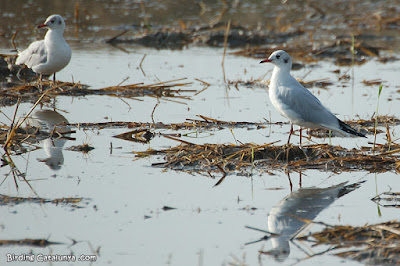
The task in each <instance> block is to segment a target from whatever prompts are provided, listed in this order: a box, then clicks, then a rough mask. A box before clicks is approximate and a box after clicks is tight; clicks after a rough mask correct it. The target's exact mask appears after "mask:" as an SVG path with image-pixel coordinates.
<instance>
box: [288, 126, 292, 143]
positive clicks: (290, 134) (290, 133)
mask: <svg viewBox="0 0 400 266" xmlns="http://www.w3.org/2000/svg"><path fill="white" fill-rule="evenodd" d="M292 133H293V124H292V123H290V132H289V138H288V140H287V145H289V143H290V137H291V136H292Z"/></svg>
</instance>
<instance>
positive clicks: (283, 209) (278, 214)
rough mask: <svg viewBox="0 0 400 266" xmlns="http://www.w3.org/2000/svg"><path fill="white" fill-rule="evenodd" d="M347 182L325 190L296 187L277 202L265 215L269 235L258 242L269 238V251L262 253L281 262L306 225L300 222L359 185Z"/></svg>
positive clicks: (311, 216) (310, 218)
mask: <svg viewBox="0 0 400 266" xmlns="http://www.w3.org/2000/svg"><path fill="white" fill-rule="evenodd" d="M347 183H348V182H343V183H340V184H338V185H335V186H331V187H327V188H316V187H310V188H300V189H298V190H297V191H294V192H291V193H290V194H289V195H288V196H286V197H285V198H283V199H282V200H281V201H279V202H278V203H277V204H276V205H275V206H274V207H272V209H271V211H270V212H269V214H268V233H271V236H270V237H264V238H262V239H261V240H265V239H268V238H269V239H271V242H272V249H271V250H269V251H263V252H262V253H263V254H267V255H270V256H273V257H274V259H275V260H276V261H279V262H283V261H285V260H286V259H287V258H288V256H289V254H290V245H289V244H290V243H289V242H290V241H291V239H293V238H294V237H295V236H297V234H298V233H300V232H301V231H302V230H303V229H304V228H305V227H306V226H307V225H308V223H306V222H303V221H301V220H300V219H306V220H314V219H315V218H316V217H317V216H318V214H319V213H320V212H321V211H323V210H324V209H326V208H327V207H329V205H331V204H332V203H333V202H334V201H335V200H336V199H338V198H340V197H342V196H344V195H346V194H347V193H350V192H352V191H354V190H355V189H357V188H359V187H360V185H361V183H363V182H358V183H354V184H351V185H347ZM298 218H300V219H298ZM250 228H251V227H250ZM252 229H254V228H252ZM260 231H262V230H260ZM255 242H258V241H255ZM253 243H254V242H253Z"/></svg>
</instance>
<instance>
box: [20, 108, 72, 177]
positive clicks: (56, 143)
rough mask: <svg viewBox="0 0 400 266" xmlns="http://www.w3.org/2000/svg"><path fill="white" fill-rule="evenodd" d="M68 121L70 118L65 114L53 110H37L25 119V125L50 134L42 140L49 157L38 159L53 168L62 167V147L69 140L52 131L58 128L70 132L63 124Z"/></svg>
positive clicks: (59, 130)
mask: <svg viewBox="0 0 400 266" xmlns="http://www.w3.org/2000/svg"><path fill="white" fill-rule="evenodd" d="M67 123H68V120H67V119H66V118H65V117H64V116H63V115H61V114H60V113H58V112H56V111H53V110H39V111H36V112H34V113H33V114H32V115H31V116H29V117H28V118H27V120H26V121H25V126H27V127H29V126H31V127H36V128H38V129H39V130H40V132H44V133H48V134H50V137H48V138H46V139H44V140H42V141H41V142H42V144H43V149H44V151H45V153H46V155H47V156H48V157H47V158H44V159H38V160H39V161H40V162H44V163H45V164H46V165H47V166H48V167H49V168H50V169H52V170H59V169H61V166H62V165H63V163H64V156H63V150H62V147H63V146H64V144H65V142H66V141H67V140H66V139H65V138H62V137H57V136H53V134H51V133H52V132H53V131H54V130H55V129H56V128H57V132H58V133H61V134H63V133H67V132H69V131H70V129H69V128H68V127H66V126H63V125H62V124H67ZM63 136H64V134H63ZM65 136H68V134H65Z"/></svg>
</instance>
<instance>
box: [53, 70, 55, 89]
mask: <svg viewBox="0 0 400 266" xmlns="http://www.w3.org/2000/svg"><path fill="white" fill-rule="evenodd" d="M55 85H56V73H55V72H54V74H53V86H55Z"/></svg>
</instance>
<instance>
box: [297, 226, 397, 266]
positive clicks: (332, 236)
mask: <svg viewBox="0 0 400 266" xmlns="http://www.w3.org/2000/svg"><path fill="white" fill-rule="evenodd" d="M310 238H312V239H314V240H315V244H314V245H315V246H317V245H331V246H333V248H332V249H350V250H347V251H344V252H339V253H335V255H336V256H339V257H343V258H349V259H353V260H357V261H359V262H362V263H369V264H390V265H393V264H399V263H400V223H399V222H398V221H389V222H385V223H380V224H374V225H366V226H360V227H358V226H354V227H353V226H329V227H326V228H325V229H324V230H323V231H322V232H317V233H313V234H311V235H309V236H306V237H301V238H297V239H298V240H310V241H314V240H311V239H310Z"/></svg>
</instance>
